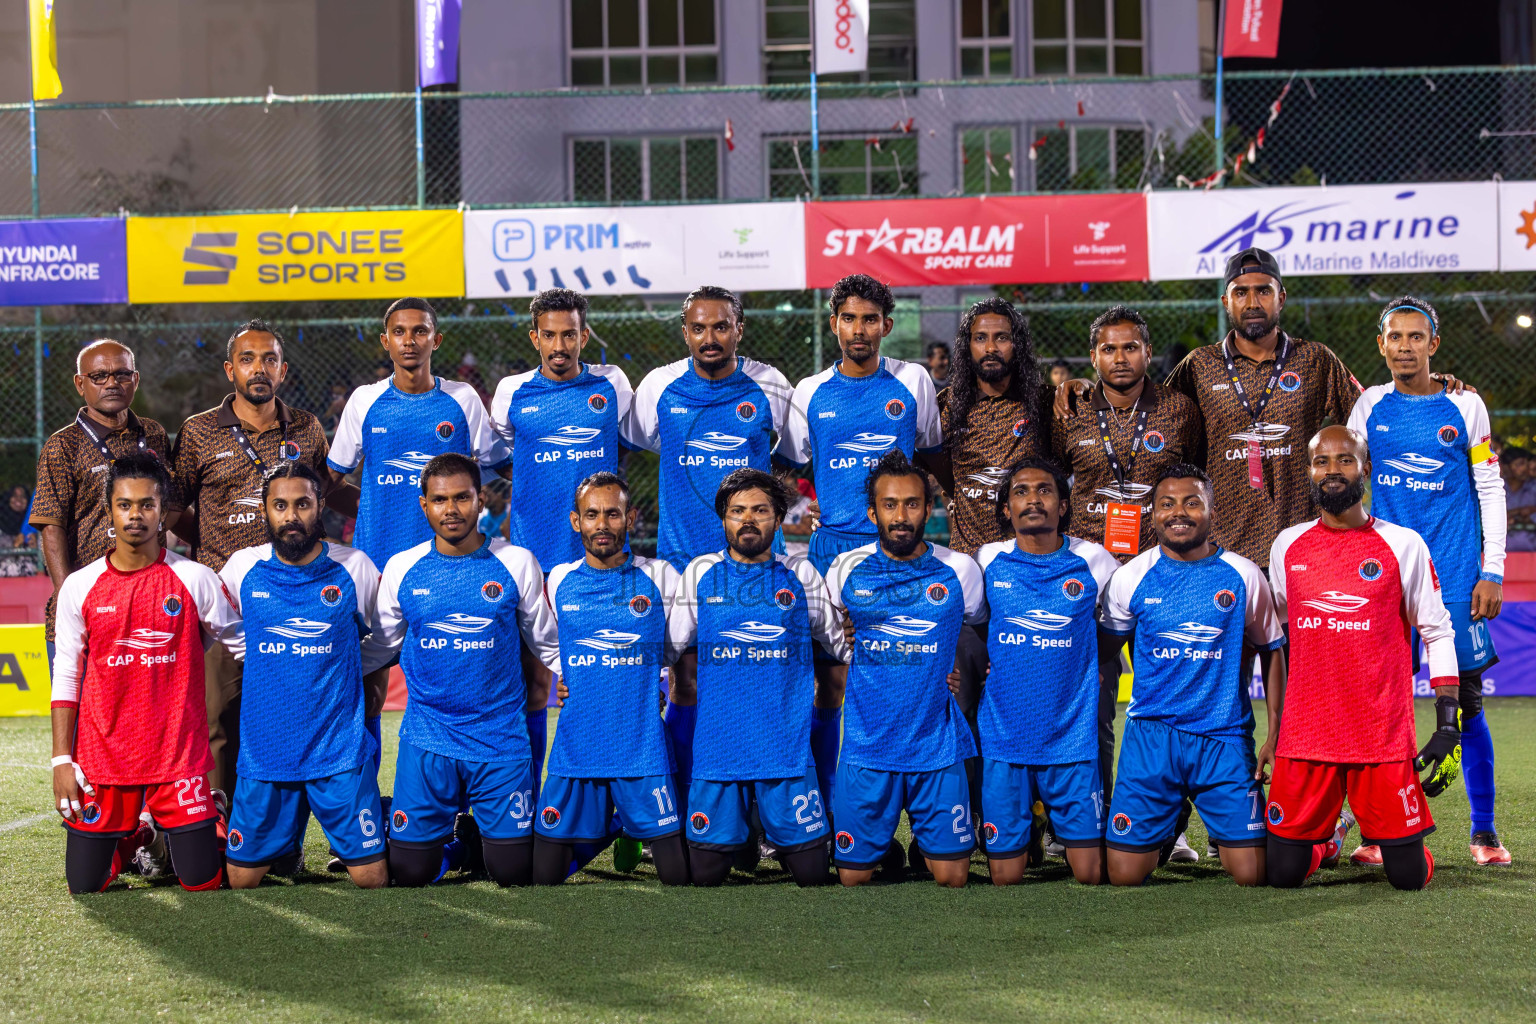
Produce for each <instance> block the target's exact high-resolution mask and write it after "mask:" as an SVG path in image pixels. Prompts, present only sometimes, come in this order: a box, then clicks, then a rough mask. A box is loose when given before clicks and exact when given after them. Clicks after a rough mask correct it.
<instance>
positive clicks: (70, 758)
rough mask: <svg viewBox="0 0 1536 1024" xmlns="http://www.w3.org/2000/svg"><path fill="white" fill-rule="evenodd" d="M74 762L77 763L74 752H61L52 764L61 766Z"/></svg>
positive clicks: (57, 766)
mask: <svg viewBox="0 0 1536 1024" xmlns="http://www.w3.org/2000/svg"><path fill="white" fill-rule="evenodd" d="M74 763H75V755H73V754H59V755H57V756H55V757H54V759H53V761H52V762H51V764H52V765H53V767H55V768H59V767H61V766H63V765H66V764H74Z"/></svg>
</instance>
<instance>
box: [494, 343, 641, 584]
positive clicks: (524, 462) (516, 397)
mask: <svg viewBox="0 0 1536 1024" xmlns="http://www.w3.org/2000/svg"><path fill="white" fill-rule="evenodd" d="M633 397H634V392H633V391H631V390H630V387H629V378H628V377H626V376H624V371H623V370H621V369H619V368H618V367H617V366H613V365H610V364H607V363H603V364H587V363H584V364H582V369H581V372H580V373H578V374H577V375H576V376H575V377H572V378H571V379H570V380H550V379H549V378H548V377H546V376H544V374H543V373H542V372H540V371H539V370H538V369H537V368H535V369H532V370H529V371H528V372H526V373H519V374H517V375H515V376H512V377H507V378H505V379H503V380H502V382H501V384H500V385H498V386H497V388H496V397H495V398H493V399H492V400H491V425H492V426H493V427H494V428H495V430H496V434H497V436H499V437H500V438H501V439H502V441H504V442H505V443H506V445H507V446H508V447H509V448H510V449H511V450H512V493H513V494H515V495H516V496H517V499H516V500H515V501H513V502H512V504H511V505H510V506H509V511H510V512H511V515H512V528H511V531H510V532H511V536H512V543H513V544H516V545H517V546H518V547H523V548H527V549H528V550H529V551H532V552H533V554H534V557H535V558H537V559H538V560H539V565H541V566H544V567H545V568H546V569H549V568H553V567H554V566H556V565H560V564H561V563H563V562H570V561H574V560H576V559H578V558H582V557H583V552H582V547H581V537H580V535H578V534H577V533H576V531H575V530H572V529H571V520H570V514H569V513H570V511H571V501H572V499H573V497H574V496H575V494H576V485H577V484H579V483H581V481H582V480H583V479H585V478H586V477H588V476H591V475H592V474H593V473H598V472H604V471H606V472H609V473H612V472H615V471H617V469H618V467H619V446H620V444H622V443H623V439H622V438H621V436H620V430H621V429H627V427H628V425H629V407H630V402H631V400H632V399H633Z"/></svg>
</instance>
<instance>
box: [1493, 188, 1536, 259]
mask: <svg viewBox="0 0 1536 1024" xmlns="http://www.w3.org/2000/svg"><path fill="white" fill-rule="evenodd" d="M1499 269H1500V270H1536V181H1505V182H1501V183H1500V184H1499Z"/></svg>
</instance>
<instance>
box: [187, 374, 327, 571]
mask: <svg viewBox="0 0 1536 1024" xmlns="http://www.w3.org/2000/svg"><path fill="white" fill-rule="evenodd" d="M234 401H235V396H234V395H228V396H226V397H225V399H224V403H223V404H222V405H219V406H217V407H215V408H212V409H208V410H205V411H203V412H200V413H198V414H197V415H195V416H189V417H188V418H187V421H186V422H185V423H183V424H182V425H181V430H180V432H178V433H177V435H176V449H175V452H174V453H173V454H172V456H171V462H172V470H171V472H172V474H173V475H174V477H175V479H176V489H177V490H178V491H179V492H180V493H181V494H182V495H183V496H184V497H185V500H186V502H187V504H188V505H189V506H192V507H195V508H196V509H197V542H196V543H195V544H194V545H193V548H194V549H195V552H196V557H197V560H198V561H199V562H202V563H203V564H204V565H206V566H208V567H209V568H210V569H212V570H213V571H214V572H218V571H219V570H221V569H223V568H224V563H225V562H227V561H229V556H230V555H232V554H234V553H235V552H236V551H239V550H240V549H241V548H248V547H250V546H252V545H253V544H265V543H266V542H267V523H266V517H265V515H264V513H263V512H262V508H261V484H262V471H261V470H260V469H258V468H257V467H256V464H255V463H254V462H252V461H251V460H250V458H249V457H248V456H247V455H246V454H245V449H244V447H243V446H242V445H241V444H240V443H239V442H238V441H237V440H236V439H235V435H234V431H232V430H231V429H230V428H231V427H235V426H239V427H241V428H242V429H243V430H244V431H245V435H246V437H247V438H249V439H250V442H251V446H252V447H254V448H255V449H256V454H257V455H260V456H261V460H262V462H263V463H264V464H265V465H266V467H267V468H268V469H272V468H273V467H275V466H277V465H278V464H279V462H280V461H282V460H283V459H284V458H295V459H301V460H303V461H304V462H306V463H308V464H309V465H310V466H311V467H312V468H313V469H314V471H315V473H316V474H317V475H318V476H319V477H320V479H321V481H322V483H323V482H324V481H325V480H326V468H325V455H326V452H327V451H328V450H329V445H328V444H327V443H326V440H325V429H324V428H323V427H322V426H321V425H320V421H319V420H317V419H316V418H315V417H314V415H313V414H311V413H307V412H305V411H304V410H303V409H294V408H290V407H289V406H288V405H286V404H284V403H283V402H282V400H281V399H276V398H274V399H273V401H274V402H276V403H277V421H276V422H275V423H273V424H272V425H271V426H270V427H268V428H267V429H265V430H262V431H258V430H257V429H256V427H254V426H253V425H251V424H249V423H241V422H240V420H239V418H238V417H236V416H235V408H234ZM285 437H286V438H287V445H288V451H287V452H286V453H285V452H282V451H280V450H279V449H281V448H282V446H283V443H284V438H285Z"/></svg>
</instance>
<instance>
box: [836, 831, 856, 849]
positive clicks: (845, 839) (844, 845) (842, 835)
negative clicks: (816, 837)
mask: <svg viewBox="0 0 1536 1024" xmlns="http://www.w3.org/2000/svg"><path fill="white" fill-rule="evenodd" d="M851 849H853V836H851V835H849V834H848V833H847V832H839V833H838V834H837V850H838V852H839V853H847V852H848V851H849V850H851Z"/></svg>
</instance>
